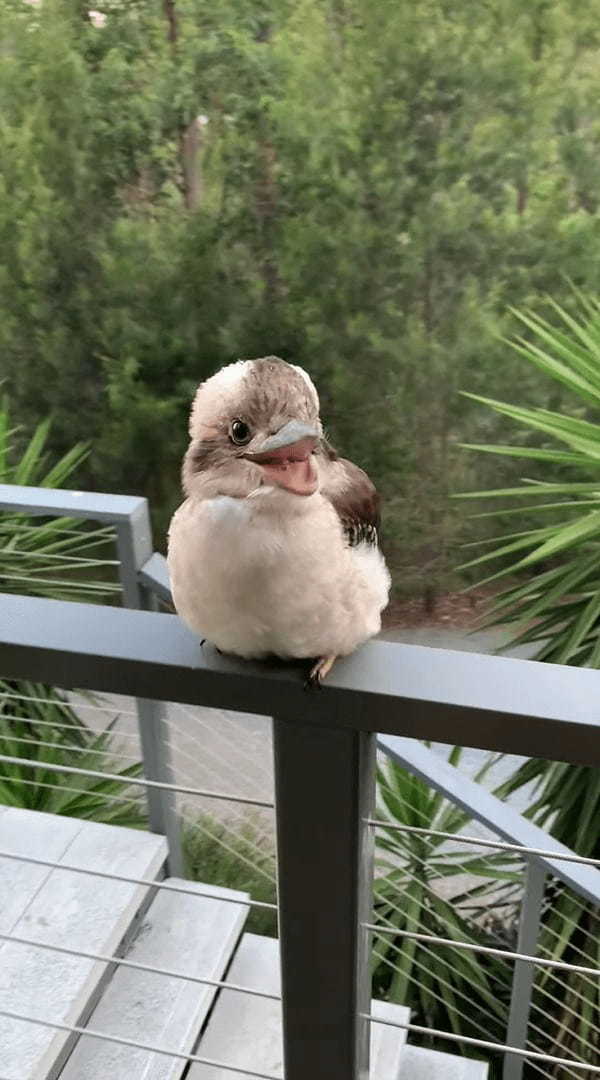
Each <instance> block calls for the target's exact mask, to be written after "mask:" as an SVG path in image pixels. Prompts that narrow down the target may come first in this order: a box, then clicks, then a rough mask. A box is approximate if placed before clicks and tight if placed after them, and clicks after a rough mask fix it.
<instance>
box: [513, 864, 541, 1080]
mask: <svg viewBox="0 0 600 1080" xmlns="http://www.w3.org/2000/svg"><path fill="white" fill-rule="evenodd" d="M545 886H546V871H545V869H544V867H543V866H542V864H541V863H539V862H538V861H537V859H532V858H530V859H529V862H528V865H527V874H526V878H525V889H524V892H523V898H522V900H521V918H520V921H519V938H518V944H517V950H518V952H521V953H526V954H527V955H529V956H535V954H536V952H537V942H538V935H539V930H540V922H541V918H542V904H543V902H544V890H545ZM534 976H535V968H534V966H533V964H531V963H528V962H527V961H525V960H516V961H515V970H514V975H513V981H512V992H511V996H510V1013H509V1017H508V1029H507V1033H506V1041H507V1043H508V1045H509V1046H517V1047H519V1049H522V1050H524V1049H525V1046H526V1045H527V1028H528V1026H529V1013H530V1011H531V994H532V990H533V980H534ZM524 1063H525V1061H524V1058H522V1057H519V1056H518V1055H517V1054H505V1055H504V1067H503V1070H502V1080H521V1076H522V1075H523V1065H524Z"/></svg>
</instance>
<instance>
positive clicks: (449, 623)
mask: <svg viewBox="0 0 600 1080" xmlns="http://www.w3.org/2000/svg"><path fill="white" fill-rule="evenodd" d="M492 596H493V591H492V590H491V589H473V590H471V591H469V592H467V593H465V592H449V593H440V595H439V596H435V597H431V596H428V595H421V596H415V597H411V598H410V599H397V600H393V601H392V603H391V604H390V606H389V607H388V608H387V609H386V611H384V613H383V616H382V622H383V628H384V629H385V630H392V629H394V630H395V629H400V628H403V629H404V628H405V629H422V628H423V627H427V626H431V627H445V628H451V629H454V628H456V629H457V630H473V629H475V627H476V626H477V625H478V623H479V622H480V620H481V619H482V617H483V615H484V614H485V610H486V606H487V604H488V602H489V601H490V599H491V597H492Z"/></svg>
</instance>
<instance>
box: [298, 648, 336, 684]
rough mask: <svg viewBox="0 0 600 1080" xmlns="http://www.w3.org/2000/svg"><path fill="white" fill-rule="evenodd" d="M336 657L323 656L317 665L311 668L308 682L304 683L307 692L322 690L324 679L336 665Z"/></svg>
mask: <svg viewBox="0 0 600 1080" xmlns="http://www.w3.org/2000/svg"><path fill="white" fill-rule="evenodd" d="M335 659H336V658H335V656H321V657H319V659H318V660H317V662H316V664H313V666H312V667H311V669H310V671H309V673H308V676H307V678H306V682H305V683H304V689H305V690H316V689H320V688H321V687H322V685H323V679H324V678H325V676H326V675H328V674H329V672H330V671H331V669H332V667H333V665H334V664H335Z"/></svg>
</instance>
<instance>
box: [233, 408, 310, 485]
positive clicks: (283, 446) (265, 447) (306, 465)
mask: <svg viewBox="0 0 600 1080" xmlns="http://www.w3.org/2000/svg"><path fill="white" fill-rule="evenodd" d="M319 435H320V431H319V428H318V427H317V425H316V424H305V423H304V422H303V421H301V420H288V422H287V424H284V425H283V427H281V428H280V429H279V431H277V432H275V434H274V435H269V437H268V438H266V439H264V440H263V441H262V442H261V443H259V444H258V445H257V446H253V447H252V450H246V452H245V453H244V454H243V455H242V456H243V457H245V458H247V460H248V461H252V462H253V463H254V464H255V465H259V466H260V467H261V469H262V470H263V473H264V477H265V482H266V483H268V484H271V485H275V486H277V487H281V488H285V489H286V490H287V491H290V492H292V494H294V495H312V494H314V492H315V491H316V490H317V487H318V483H319V481H318V476H317V469H316V465H315V462H314V460H313V458H312V452H313V450H314V448H315V446H316V445H317V440H318V438H319Z"/></svg>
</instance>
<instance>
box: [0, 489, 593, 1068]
mask: <svg viewBox="0 0 600 1080" xmlns="http://www.w3.org/2000/svg"><path fill="white" fill-rule="evenodd" d="M0 510H9V511H22V512H25V513H27V514H35V513H37V514H44V515H49V514H56V515H67V516H70V517H81V518H88V519H91V520H99V521H101V522H104V523H107V522H110V523H111V524H113V525H115V526H116V531H117V547H118V555H119V561H120V575H121V583H122V587H123V599H124V603H125V604H126V606H127V608H128V609H129V610H127V609H125V610H123V609H116V608H113V607H99V606H95V605H91V604H78V603H70V602H64V601H57V600H42V599H38V598H34V597H23V596H15V595H9V594H5V595H3V596H1V597H0V676H2V677H5V678H11V679H35V680H36V681H39V682H47V683H50V684H52V685H55V686H60V687H63V688H78V689H91V690H96V691H105V692H113V693H124V694H127V695H133V696H135V697H136V698H137V699H138V720H139V730H140V737H141V741H142V750H143V757H144V773H145V777H146V780H148V781H150V782H151V783H149V784H147V785H146V791H147V797H148V804H149V812H150V823H151V827H152V828H153V829H154V831H157V832H160V833H163V834H164V835H166V836H167V837H168V841H169V850H170V863H171V865H170V869H171V872H172V873H178V872H179V869H178V868H179V867H180V866H181V850H180V839H179V834H180V830H179V827H178V821H177V815H176V811H175V803H174V790H173V789H174V787H175V785H174V782H173V776H172V772H171V766H170V762H169V756H168V746H167V745H166V744H165V740H164V735H163V734H162V731H163V725H162V724H161V722H160V718H161V704H160V703H161V702H167V701H169V702H182V703H188V704H194V705H206V706H216V707H220V708H223V709H230V710H235V711H243V712H253V713H259V714H261V715H264V716H271V717H273V718H274V724H273V730H274V750H275V776H276V809H277V843H278V871H279V919H280V942H281V957H282V997H283V1016H284V1044H285V1076H286V1080H306V1077H308V1076H310V1077H311V1080H312V1078H314V1080H365V1078H366V1077H367V1076H368V1043H369V1040H368V1016H369V1013H370V1007H369V1006H370V987H369V973H368V957H369V949H370V929H369V927H370V924H371V918H370V903H371V899H370V896H371V893H370V890H371V884H372V876H373V875H372V846H373V821H374V820H376V815H375V812H374V776H375V764H374V763H375V751H376V743H377V739H379V745H380V747H381V748H382V749H384V750H385V752H386V753H388V754H389V755H391V756H392V757H394V758H395V759H396V760H397V761H399V762H400V763H402V765H403V766H404V767H406V768H408V769H409V770H411V771H412V772H414V773H415V774H416V775H421V776H424V777H425V778H426V779H427V781H428V783H430V784H431V785H432V786H434V787H437V789H438V790H440V791H443V792H444V794H445V795H446V796H447V797H448V798H450V799H452V800H453V801H456V802H457V803H459V804H460V805H462V806H466V807H467V808H468V809H469V811H470V813H471V814H472V816H473V817H476V818H479V820H481V821H483V822H484V823H485V824H486V825H488V826H490V827H491V828H493V830H494V831H495V832H496V833H497V834H498V835H500V836H502V837H503V838H504V840H505V841H507V842H508V843H512V844H513V845H515V846H517V847H518V846H521V847H523V848H525V849H526V850H527V851H532V852H533V853H532V854H531V855H529V856H528V858H529V867H530V869H529V873H528V877H527V882H526V890H525V895H524V903H523V907H522V918H521V928H520V932H519V941H518V949H517V952H518V954H519V958H518V959H517V962H516V965H515V977H514V983H513V995H512V1003H511V1014H510V1021H509V1029H508V1035H507V1043H508V1044H509V1046H510V1047H511V1048H512V1050H510V1051H509V1052H507V1053H506V1059H505V1060H506V1067H505V1080H517V1077H518V1076H519V1074H520V1069H521V1065H522V1061H523V1058H524V1057H527V1054H528V1052H527V1050H526V1049H524V1048H525V1040H526V1031H527V1016H528V1008H529V1003H530V999H531V990H532V964H531V962H530V960H527V959H521V958H520V956H521V955H522V954H524V955H525V956H527V957H529V956H530V954H532V953H533V952H534V949H535V943H536V939H537V933H538V928H539V920H540V911H541V904H542V897H543V883H544V879H545V876H546V874H547V873H552V874H553V875H554V876H558V877H561V878H562V879H563V880H564V881H566V882H567V883H568V884H569V885H570V887H573V888H575V889H576V890H577V891H578V892H580V893H581V895H583V896H586V897H587V898H589V899H592V900H594V901H595V902H599V901H600V870H598V869H597V868H596V867H594V866H589V865H587V866H586V865H580V866H578V865H577V864H576V863H574V862H573V856H572V853H568V852H567V851H566V849H564V848H562V846H561V845H559V844H557V843H556V842H555V841H552V840H551V839H550V838H549V837H548V836H547V835H546V834H544V833H542V832H541V830H539V829H536V828H535V827H534V826H533V825H531V824H530V823H527V822H525V821H524V819H523V818H521V817H520V815H518V814H516V813H515V812H514V811H512V810H510V808H508V807H504V806H503V805H502V804H501V803H500V802H499V800H497V799H496V800H494V797H493V796H491V795H488V794H486V793H484V792H481V789H479V791H478V792H477V791H475V790H473V788H474V785H472V784H471V785H470V782H468V781H466V782H465V781H464V780H463V781H460V790H457V789H456V770H452V769H450V767H449V766H446V767H445V768H444V767H443V763H440V762H439V761H438V762H437V764H435V763H433V762H432V761H431V760H428V758H427V756H426V755H427V753H428V752H427V751H426V749H425V748H424V747H422V746H420V745H418V744H416V743H415V742H414V741H413V740H415V739H417V740H422V739H430V740H435V741H439V742H444V743H454V744H460V745H463V746H469V747H477V748H482V749H488V750H495V751H503V752H509V753H515V754H523V755H527V756H534V757H535V756H539V757H544V758H552V759H555V760H562V761H569V762H577V763H584V764H587V765H593V766H596V767H598V766H599V765H600V723H599V719H598V712H597V704H596V703H597V700H598V691H599V690H600V673H598V672H596V671H589V670H580V669H574V668H568V667H560V666H549V665H542V664H536V663H533V662H531V661H524V660H514V659H507V658H499V657H493V656H484V655H476V654H473V653H460V652H452V651H446V650H440V649H429V648H425V647H421V646H409V645H396V644H391V643H388V642H384V641H373V642H370V643H369V644H367V645H366V646H365V647H364V648H363V649H361V650H360V651H359V652H358V653H357V654H356V655H354V656H352V657H350V658H348V659H346V660H343V661H339V662H338V664H337V665H336V667H335V669H334V671H333V673H332V675H331V676H330V677H329V678H328V680H327V683H326V685H325V686H324V687H323V688H322V689H321V690H319V691H316V692H307V691H306V690H305V689H304V685H303V676H302V673H301V672H299V671H298V669H297V668H296V667H286V666H284V665H281V664H278V665H268V664H258V663H252V662H238V661H236V660H235V659H232V658H229V657H225V656H221V655H219V654H218V653H217V652H216V650H214V649H212V648H211V647H210V646H206V647H204V648H200V644H199V641H198V639H197V638H195V637H194V636H193V635H192V634H191V633H190V632H189V631H187V630H186V628H185V627H184V626H183V625H182V623H181V622H180V621H179V619H178V618H177V617H176V616H175V615H170V614H164V613H159V612H158V611H157V610H156V600H155V597H156V596H158V597H160V598H161V599H162V600H168V597H169V587H168V576H167V575H166V572H165V564H164V560H162V559H161V557H160V556H157V555H155V554H154V553H153V552H152V541H151V535H150V528H149V518H148V512H147V506H146V503H145V501H144V500H141V499H134V498H129V497H123V496H109V495H93V494H88V493H73V492H61V491H48V490H46V489H24V488H11V487H7V486H4V487H3V486H0ZM133 609H137V610H133ZM376 732H377V733H379V734H378V735H376ZM0 760H2V756H1V755H0ZM453 772H454V776H453V775H452V773H453ZM453 785H454V786H453ZM469 785H470V786H469ZM490 800H491V801H490ZM561 855H567V859H566V860H565V861H561ZM582 863H585V860H582ZM406 936H407V937H408V936H410V935H408V934H407V935H406ZM507 955H508V954H507ZM567 966H568V965H567ZM589 970H591V969H589ZM592 973H593V972H592ZM414 1030H417V1029H414ZM464 1041H465V1042H467V1043H468V1042H469V1040H464ZM471 1042H473V1040H471ZM476 1043H477V1040H475V1044H476ZM481 1045H482V1046H483V1045H485V1044H484V1043H481ZM529 1056H531V1057H532V1058H535V1057H536V1056H537V1057H539V1055H535V1054H530V1055H529ZM547 1060H548V1061H552V1057H551V1056H550V1057H548V1058H547ZM571 1065H572V1066H573V1067H576V1068H577V1067H579V1068H582V1067H585V1068H587V1069H588V1070H589V1071H590V1072H593V1073H595V1072H600V1068H596V1067H594V1066H589V1065H587V1066H583V1065H582V1064H580V1065H578V1064H577V1062H572V1063H571Z"/></svg>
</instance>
